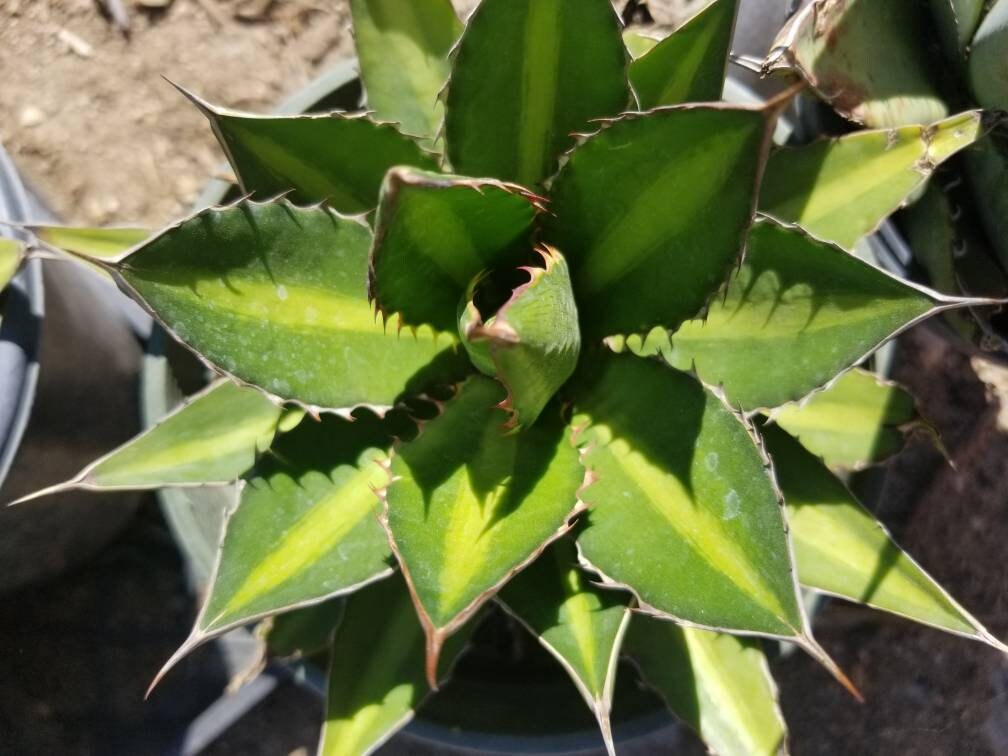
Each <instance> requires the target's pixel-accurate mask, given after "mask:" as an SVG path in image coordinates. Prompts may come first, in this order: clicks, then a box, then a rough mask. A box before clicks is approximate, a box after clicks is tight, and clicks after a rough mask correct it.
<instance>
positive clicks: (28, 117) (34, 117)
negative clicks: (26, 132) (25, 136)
mask: <svg viewBox="0 0 1008 756" xmlns="http://www.w3.org/2000/svg"><path fill="white" fill-rule="evenodd" d="M45 119H46V115H45V113H43V112H42V111H41V110H40V109H39V108H36V107H35V106H34V105H28V106H27V107H25V108H22V109H21V113H20V115H19V116H18V123H20V124H21V126H22V127H24V128H26V129H30V128H33V127H35V126H38V125H40V124H42V123H44V122H45Z"/></svg>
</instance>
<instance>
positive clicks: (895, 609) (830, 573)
mask: <svg viewBox="0 0 1008 756" xmlns="http://www.w3.org/2000/svg"><path fill="white" fill-rule="evenodd" d="M763 435H764V438H765V439H766V442H767V446H768V449H769V451H770V454H771V455H772V456H773V460H774V463H775V465H776V469H777V474H778V477H779V479H780V484H781V489H782V490H783V491H784V499H785V501H786V503H787V513H788V522H789V523H790V526H791V537H792V541H793V543H794V549H795V561H796V564H797V566H798V578H799V580H800V581H801V582H802V584H803V585H805V586H807V587H809V588H812V589H814V590H817V591H822V592H824V593H829V594H832V595H835V596H841V597H843V598H846V599H849V600H850V601H857V602H860V603H863V604H868V605H869V606H873V607H876V608H878V609H883V610H885V611H888V612H892V613H894V614H898V615H901V616H903V617H907V618H909V619H912V620H915V621H916V622H921V623H923V624H926V625H931V626H933V627H937V628H941V629H942V630H946V631H948V632H951V633H956V634H957V635H964V636H966V637H969V638H974V639H976V640H979V641H982V642H984V643H987V644H989V645H991V646H994V647H995V648H997V649H999V650H1001V651H1005V652H1008V647H1006V646H1005V645H1004V644H1003V643H1001V642H1000V641H998V640H997V639H996V638H994V637H993V636H992V635H991V634H990V633H989V632H988V631H987V629H986V628H984V627H983V625H981V624H980V623H979V622H978V621H977V620H976V619H974V618H973V617H972V616H971V615H970V614H969V613H968V612H967V611H966V610H965V609H963V608H962V607H961V606H959V604H957V603H956V602H955V601H954V600H953V599H952V597H951V596H949V595H948V593H946V592H945V591H944V590H943V589H942V588H941V586H939V585H938V584H937V583H936V582H935V581H934V580H933V579H932V578H931V576H929V575H928V574H927V573H926V572H924V570H923V569H921V568H920V566H919V565H918V564H917V563H916V562H914V561H913V559H911V558H910V557H909V556H908V555H907V554H906V553H905V552H903V550H902V549H900V547H899V546H897V545H896V544H895V543H894V542H893V540H892V538H891V537H890V536H889V533H888V532H887V531H886V529H885V527H883V526H882V524H881V523H880V522H878V521H877V520H876V519H875V518H874V517H872V515H871V514H870V513H869V512H868V511H867V510H866V509H864V508H863V507H862V506H861V505H860V504H859V503H858V502H857V500H856V499H855V498H854V497H853V495H852V494H851V493H850V491H848V490H847V487H846V486H844V484H843V483H841V482H840V480H838V479H837V478H836V477H835V476H834V475H833V474H832V473H831V472H830V471H829V470H827V469H826V467H825V466H824V465H823V464H822V462H820V461H819V460H818V459H816V458H815V455H813V454H811V453H810V452H809V451H807V450H806V449H804V448H802V445H801V444H799V443H798V441H796V440H795V439H794V438H792V437H791V436H789V435H788V434H787V433H785V432H784V431H782V430H780V429H779V428H774V427H773V426H767V427H765V428H764V429H763Z"/></svg>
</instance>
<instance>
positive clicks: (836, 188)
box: [760, 110, 983, 249]
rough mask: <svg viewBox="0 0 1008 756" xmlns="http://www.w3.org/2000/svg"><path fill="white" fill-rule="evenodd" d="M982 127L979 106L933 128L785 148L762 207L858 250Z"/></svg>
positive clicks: (771, 166) (770, 171)
mask: <svg viewBox="0 0 1008 756" xmlns="http://www.w3.org/2000/svg"><path fill="white" fill-rule="evenodd" d="M982 133H983V131H982V128H981V119H980V112H979V111H977V110H971V111H967V112H965V113H960V114H958V115H955V116H952V117H951V118H946V119H945V120H943V121H938V122H937V123H933V124H931V125H930V126H902V127H899V128H893V129H879V130H877V131H855V132H853V133H851V134H847V135H845V136H842V137H836V138H833V139H823V140H820V141H817V142H813V143H811V144H806V145H802V146H799V147H784V148H781V149H779V150H777V151H776V152H774V153H773V154H772V155H771V156H770V160H769V162H768V163H767V169H766V175H765V176H764V177H763V184H762V187H761V189H760V210H761V211H762V212H763V213H766V214H767V215H771V216H773V217H774V218H777V219H778V220H781V221H786V222H793V223H798V224H799V225H800V226H801V227H802V228H804V229H805V230H806V231H808V232H809V233H811V234H812V235H813V236H817V237H819V238H820V239H823V240H826V241H832V242H835V243H836V244H839V245H840V246H841V247H844V248H846V249H851V248H852V247H853V246H854V244H855V242H857V241H858V239H860V238H861V237H863V236H865V235H866V234H868V233H871V232H872V231H874V230H875V229H876V228H878V226H879V224H880V223H882V221H883V220H885V219H886V218H887V217H888V216H889V215H891V214H892V213H893V212H894V211H896V210H897V209H898V208H899V207H900V206H901V205H902V204H903V203H904V202H906V200H907V198H909V197H910V196H911V195H912V194H913V193H914V192H915V191H917V190H918V189H919V188H920V187H921V186H923V185H924V183H925V182H926V181H927V180H928V178H930V176H931V174H932V172H933V171H934V169H935V167H936V166H938V165H939V164H941V163H942V162H943V161H944V160H946V159H948V158H949V157H951V156H952V155H954V154H955V153H957V152H958V151H959V150H961V149H962V148H963V147H966V146H967V145H969V144H972V143H973V142H974V141H975V140H976V139H978V138H979V137H980V136H981V135H982Z"/></svg>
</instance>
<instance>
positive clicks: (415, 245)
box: [368, 168, 540, 332]
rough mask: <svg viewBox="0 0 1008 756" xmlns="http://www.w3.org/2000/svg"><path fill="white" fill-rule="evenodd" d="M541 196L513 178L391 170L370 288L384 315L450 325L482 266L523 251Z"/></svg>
mask: <svg viewBox="0 0 1008 756" xmlns="http://www.w3.org/2000/svg"><path fill="white" fill-rule="evenodd" d="M539 209H540V205H539V198H538V197H536V196H535V195H532V194H530V193H529V192H528V191H527V190H525V189H523V188H522V187H520V186H517V185H516V184H505V183H503V182H500V181H495V180H493V179H470V178H463V177H460V176H444V175H441V174H436V173H426V172H421V171H414V170H410V169H405V168H404V169H399V168H395V169H393V170H391V171H389V173H388V175H387V176H386V177H385V182H384V183H383V184H382V191H381V202H380V204H379V205H378V214H377V217H376V219H375V243H374V249H373V251H372V254H371V268H370V273H369V279H368V280H369V288H370V295H371V297H372V298H373V299H374V300H375V304H376V306H377V307H378V309H379V311H381V312H383V313H384V314H385V315H386V316H388V315H392V314H399V315H400V316H401V318H402V321H403V323H405V324H407V325H421V324H428V325H432V326H433V327H434V328H436V329H438V330H441V331H449V332H454V331H455V329H456V313H457V310H458V304H459V299H461V297H462V296H463V295H464V294H465V293H466V290H467V289H468V287H469V285H470V283H472V281H473V279H474V278H475V277H476V276H478V275H479V274H480V273H482V272H484V271H486V270H489V269H491V268H494V267H498V266H502V265H504V266H507V265H517V264H518V263H519V262H520V261H521V260H523V259H524V258H525V256H527V254H528V246H529V239H530V236H531V233H532V223H533V221H534V220H535V217H536V213H537V212H538V211H539Z"/></svg>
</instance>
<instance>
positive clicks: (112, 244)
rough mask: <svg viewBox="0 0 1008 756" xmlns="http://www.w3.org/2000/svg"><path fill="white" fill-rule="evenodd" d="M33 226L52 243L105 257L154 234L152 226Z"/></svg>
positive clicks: (78, 251) (47, 241)
mask: <svg viewBox="0 0 1008 756" xmlns="http://www.w3.org/2000/svg"><path fill="white" fill-rule="evenodd" d="M29 228H30V229H31V232H32V233H33V234H35V236H36V237H38V238H39V240H41V241H43V242H45V243H46V244H48V245H50V246H53V247H58V248H59V249H65V250H67V251H68V252H76V253H78V254H81V255H88V256H90V257H101V258H112V257H116V256H118V255H121V254H122V253H123V252H125V251H126V250H127V249H129V248H130V247H132V246H134V245H136V244H139V243H140V242H142V241H143V240H144V239H146V238H147V237H149V236H150V235H151V232H150V230H149V229H146V228H136V227H121V228H87V227H84V226H30V227H29Z"/></svg>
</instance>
